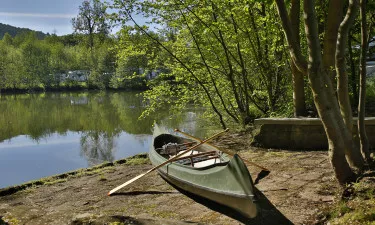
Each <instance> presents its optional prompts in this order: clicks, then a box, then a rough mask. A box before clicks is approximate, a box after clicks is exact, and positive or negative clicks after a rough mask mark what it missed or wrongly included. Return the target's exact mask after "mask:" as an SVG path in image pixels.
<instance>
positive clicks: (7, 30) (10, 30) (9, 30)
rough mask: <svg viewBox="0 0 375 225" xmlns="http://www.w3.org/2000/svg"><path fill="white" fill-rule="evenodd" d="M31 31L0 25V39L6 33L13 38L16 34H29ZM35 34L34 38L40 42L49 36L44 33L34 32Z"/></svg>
mask: <svg viewBox="0 0 375 225" xmlns="http://www.w3.org/2000/svg"><path fill="white" fill-rule="evenodd" d="M31 31H32V30H30V29H28V28H20V27H14V26H11V25H7V24H3V23H0V39H3V37H4V35H5V33H8V34H10V36H12V37H15V36H16V35H17V34H21V33H27V32H31ZM35 33H36V36H37V38H38V39H39V40H42V39H44V38H45V37H46V36H48V35H49V34H45V33H43V32H41V31H35Z"/></svg>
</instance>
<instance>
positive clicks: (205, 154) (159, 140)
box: [149, 126, 257, 218]
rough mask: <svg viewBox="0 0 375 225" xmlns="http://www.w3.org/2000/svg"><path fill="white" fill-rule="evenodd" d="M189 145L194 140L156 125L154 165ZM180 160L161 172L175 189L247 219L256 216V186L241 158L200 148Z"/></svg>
mask: <svg viewBox="0 0 375 225" xmlns="http://www.w3.org/2000/svg"><path fill="white" fill-rule="evenodd" d="M187 142H192V140H189V139H185V138H181V137H178V136H174V135H171V134H169V133H168V132H166V131H162V130H161V129H160V128H158V127H157V126H156V127H155V129H154V136H153V144H152V145H151V147H150V152H149V158H150V160H151V163H152V164H153V165H154V166H157V165H160V164H162V163H163V162H165V161H167V160H168V159H169V158H170V157H171V156H173V154H172V153H171V152H173V151H175V152H176V151H177V152H178V150H179V149H178V148H184V149H186V148H188V146H185V147H184V145H183V143H187ZM171 149H172V150H171ZM191 154H193V157H192V156H191ZM179 158H180V159H181V160H179V161H174V162H171V163H169V164H166V165H165V166H163V167H161V168H159V169H158V173H159V174H160V175H161V177H162V178H163V179H164V180H166V181H167V182H168V183H170V184H171V185H172V186H174V187H176V188H177V189H181V190H183V191H185V192H187V193H191V194H193V195H196V196H199V197H202V198H204V199H208V200H210V201H213V202H216V203H219V204H221V205H224V206H226V207H229V208H230V209H233V210H235V211H236V212H239V213H240V214H241V215H243V216H245V217H247V218H254V217H255V216H256V215H257V205H256V203H255V199H254V189H255V188H254V184H253V181H252V179H251V176H250V173H249V171H248V170H247V167H246V165H245V164H244V162H243V161H242V160H241V158H240V157H239V156H238V155H234V157H232V158H229V156H228V155H226V154H222V153H220V152H219V151H218V150H217V149H216V148H213V147H211V146H209V145H201V146H200V147H198V148H196V149H194V151H193V152H190V153H189V155H184V156H182V157H179Z"/></svg>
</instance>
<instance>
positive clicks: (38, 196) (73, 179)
mask: <svg viewBox="0 0 375 225" xmlns="http://www.w3.org/2000/svg"><path fill="white" fill-rule="evenodd" d="M249 142H250V134H248V133H231V134H229V135H226V136H225V137H222V138H220V140H219V141H216V142H215V143H216V144H217V146H219V147H221V148H225V149H228V150H229V149H231V150H237V151H239V153H240V155H241V156H242V157H243V158H245V159H247V160H249V161H252V162H254V163H257V164H260V165H262V166H263V167H266V168H268V169H269V170H270V171H271V173H270V174H269V175H268V176H266V177H264V178H263V179H261V180H260V181H259V183H258V184H257V185H256V188H257V189H258V190H259V191H260V193H261V194H260V199H259V205H260V208H261V210H260V213H259V216H258V217H257V218H256V219H253V220H244V219H240V218H238V217H236V216H235V215H232V214H231V213H227V214H226V215H225V214H223V213H219V212H217V211H214V210H212V209H211V208H212V207H211V206H210V205H208V207H207V206H204V205H202V204H199V203H197V202H196V201H194V200H192V199H190V198H188V197H186V196H185V195H183V194H181V193H180V192H178V191H177V190H175V189H174V188H172V187H171V186H170V185H168V184H167V183H166V182H165V181H164V180H163V179H162V178H161V177H160V176H158V175H157V173H156V172H153V173H151V174H149V175H147V177H144V178H142V179H139V180H137V181H136V182H134V183H133V184H131V185H130V186H128V187H126V188H124V189H122V190H120V191H119V192H118V194H116V195H114V196H111V197H108V196H107V193H108V191H109V190H111V189H112V188H114V187H116V186H117V185H120V184H122V183H123V182H125V181H127V180H129V179H131V178H133V177H135V176H136V175H139V174H141V173H143V172H145V171H147V170H148V169H150V168H152V166H151V165H150V164H149V163H146V164H140V165H134V164H131V165H129V164H126V163H125V164H116V165H114V166H109V167H104V168H102V169H100V170H98V171H96V172H94V173H87V174H81V175H79V174H76V175H74V176H68V177H65V178H63V179H61V180H56V181H55V182H50V183H49V184H44V185H37V184H36V185H33V186H32V187H29V188H27V189H25V190H22V191H18V192H16V193H13V194H3V196H1V197H0V225H3V224H33V225H37V224H176V225H178V224H267V225H268V224H314V223H316V222H317V221H316V218H317V217H316V215H317V214H319V211H320V209H321V208H322V207H326V206H327V205H329V204H332V203H333V202H334V201H335V194H336V193H337V192H338V190H339V186H338V184H337V182H336V181H335V179H334V176H333V171H332V169H331V166H330V163H329V161H328V155H327V152H325V151H285V150H275V149H262V148H255V147H250V143H249ZM248 168H249V171H250V173H251V174H252V176H253V179H256V177H257V176H258V174H259V173H260V172H261V169H259V168H257V167H255V166H249V167H248ZM0 192H1V190H0ZM3 193H6V192H3ZM228 215H229V216H228Z"/></svg>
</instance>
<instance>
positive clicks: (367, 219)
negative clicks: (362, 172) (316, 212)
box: [325, 177, 375, 225]
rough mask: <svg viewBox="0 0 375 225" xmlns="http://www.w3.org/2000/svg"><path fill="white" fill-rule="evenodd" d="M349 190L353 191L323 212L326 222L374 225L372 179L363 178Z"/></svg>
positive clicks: (373, 188)
mask: <svg viewBox="0 0 375 225" xmlns="http://www.w3.org/2000/svg"><path fill="white" fill-rule="evenodd" d="M350 188H351V189H352V190H353V191H352V194H351V195H350V196H349V197H347V198H346V199H342V200H340V201H339V202H337V203H336V204H335V205H334V206H332V207H330V209H328V211H327V212H325V213H326V215H325V216H326V218H327V220H328V222H329V223H330V224H331V225H333V224H354V225H357V224H358V225H375V179H374V177H365V178H364V179H362V180H360V181H358V182H357V183H354V184H352V185H351V186H350ZM325 222H327V221H325Z"/></svg>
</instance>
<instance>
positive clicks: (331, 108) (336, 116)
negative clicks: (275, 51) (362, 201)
mask: <svg viewBox="0 0 375 225" xmlns="http://www.w3.org/2000/svg"><path fill="white" fill-rule="evenodd" d="M314 5H315V1H314V0H305V1H304V19H305V21H304V22H305V32H306V37H307V42H308V50H309V64H308V77H309V81H310V84H311V89H312V92H313V96H314V103H315V106H316V108H317V110H318V113H319V116H320V118H321V120H322V123H323V127H324V130H325V132H326V135H327V139H328V146H329V156H330V160H331V163H332V166H333V169H334V172H335V175H336V178H337V180H338V181H339V183H340V184H344V183H346V182H348V181H350V180H351V179H352V178H353V176H354V173H353V171H352V169H351V168H350V166H349V164H348V163H347V161H346V159H345V149H346V148H347V147H346V146H347V144H348V142H352V140H351V139H349V140H348V138H349V137H351V134H350V133H349V130H348V129H347V128H346V126H345V124H344V121H343V120H342V117H341V115H340V110H339V105H338V103H337V100H336V96H335V93H334V89H333V86H332V82H331V80H330V78H329V76H328V75H327V73H326V72H325V70H324V69H323V68H324V67H323V63H322V56H321V49H320V43H319V34H318V29H317V28H318V26H317V19H316V15H315V8H314ZM328 22H329V21H328ZM349 147H352V145H350V146H349Z"/></svg>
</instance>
